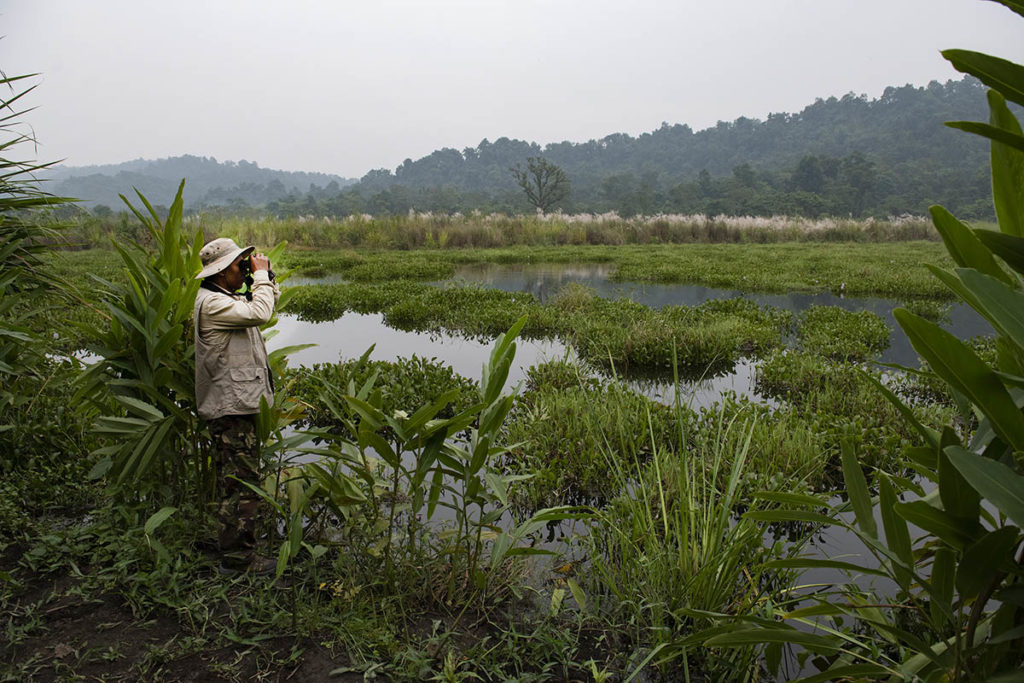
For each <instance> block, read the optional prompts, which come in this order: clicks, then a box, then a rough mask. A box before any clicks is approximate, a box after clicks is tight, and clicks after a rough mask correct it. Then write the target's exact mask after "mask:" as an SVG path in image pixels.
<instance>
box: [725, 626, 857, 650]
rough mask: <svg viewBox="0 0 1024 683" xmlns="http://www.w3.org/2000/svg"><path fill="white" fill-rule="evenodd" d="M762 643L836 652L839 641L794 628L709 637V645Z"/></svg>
mask: <svg viewBox="0 0 1024 683" xmlns="http://www.w3.org/2000/svg"><path fill="white" fill-rule="evenodd" d="M762 643H793V644H794V645H802V646H803V647H805V648H807V649H808V650H811V651H813V652H835V651H836V650H838V649H839V647H840V646H839V643H838V641H836V640H834V639H832V638H826V637H824V636H818V635H814V634H813V633H806V632H804V631H798V630H796V629H794V628H752V629H742V630H739V631H732V632H730V633H723V634H720V635H717V636H713V637H711V638H708V639H707V641H705V644H706V645H707V646H708V647H744V646H747V645H760V644H762Z"/></svg>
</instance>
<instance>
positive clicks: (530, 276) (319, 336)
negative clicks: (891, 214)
mask: <svg viewBox="0 0 1024 683" xmlns="http://www.w3.org/2000/svg"><path fill="white" fill-rule="evenodd" d="M613 270H614V266H611V265H605V264H570V265H566V264H543V265H488V266H483V267H481V266H473V267H464V268H460V269H459V270H458V271H457V272H456V275H455V278H454V280H455V281H460V282H468V283H474V284H480V285H483V286H486V287H493V288H495V289H501V290H504V291H514V292H529V293H531V294H533V295H534V296H535V297H537V299H538V300H540V301H541V302H545V301H547V300H548V299H549V298H550V297H552V296H553V295H554V294H556V293H557V292H558V291H559V290H560V289H562V288H563V287H564V286H565V285H567V284H570V283H578V284H581V285H584V286H587V287H590V288H592V289H594V290H595V291H596V292H597V293H598V294H599V295H600V296H602V297H606V298H620V297H625V298H628V299H630V300H632V301H636V302H639V303H642V304H645V305H647V306H650V307H652V308H661V307H663V306H668V305H675V306H698V305H700V304H701V303H703V302H705V301H708V300H711V299H731V298H743V299H749V300H751V301H754V302H756V303H757V304H759V305H762V306H764V305H770V306H775V307H777V308H781V309H784V310H788V311H793V312H795V313H800V312H802V311H804V310H806V309H807V308H808V307H810V306H813V305H819V306H839V307H841V308H844V309H846V310H850V311H871V312H872V313H875V314H877V315H879V316H881V317H882V319H883V320H885V322H886V324H887V325H888V326H889V328H890V339H889V341H890V345H889V348H888V349H887V350H886V351H885V352H883V353H882V355H881V357H880V359H879V360H880V361H881V362H883V363H896V364H899V365H907V366H912V367H916V366H917V364H918V360H917V354H916V352H915V351H914V349H913V348H912V347H911V346H910V342H909V341H908V340H907V338H906V336H905V335H904V334H903V333H902V332H901V331H900V330H899V327H898V326H897V325H896V322H895V320H894V318H893V316H892V310H893V308H896V307H897V306H899V305H900V304H899V302H895V301H891V300H888V299H879V298H865V297H842V296H837V295H835V294H830V293H819V294H805V293H793V294H752V293H749V292H742V291H740V290H733V289H716V288H712V287H703V286H700V285H687V284H639V283H630V282H615V281H613V280H611V278H610V276H611V274H612V272H613ZM336 281H338V279H337V278H332V279H324V280H309V279H307V280H303V281H302V282H301V284H317V283H326V282H336ZM292 282H293V283H294V284H299V283H298V282H296V281H292ZM943 327H945V328H946V329H947V330H950V331H951V332H953V333H954V334H956V335H957V336H958V337H960V338H968V337H972V336H976V335H980V334H991V328H989V326H988V324H987V323H986V322H985V321H984V320H983V319H982V318H981V317H980V316H978V315H977V314H976V313H975V312H974V311H973V310H971V309H970V307H968V306H966V305H963V304H958V305H953V306H952V307H951V308H950V311H949V316H948V320H947V321H945V322H944V323H943ZM277 329H278V334H277V336H275V337H274V338H273V339H271V340H270V342H269V343H268V346H269V347H270V348H271V350H273V349H278V348H282V347H284V346H291V345H295V344H309V343H312V344H316V346H315V347H313V348H310V349H305V350H303V351H299V352H297V353H295V354H293V355H292V356H291V363H292V365H312V364H314V363H335V362H338V361H339V360H341V359H344V358H358V357H359V356H361V355H362V354H363V352H365V351H366V350H367V349H368V348H369V347H370V346H371V345H375V346H374V351H373V353H372V354H371V358H372V359H374V360H394V359H396V358H399V357H408V356H412V355H413V354H415V355H417V356H420V357H423V358H434V359H436V360H438V361H440V362H442V363H444V364H446V365H449V366H451V367H452V369H453V370H454V371H455V372H457V373H458V374H460V375H462V376H464V377H468V378H470V379H479V378H480V372H481V368H482V366H483V364H484V363H485V362H486V360H487V358H488V356H489V354H490V350H491V343H490V342H488V343H483V342H480V341H477V340H471V339H466V338H464V337H460V336H457V335H451V334H440V333H426V332H406V331H402V330H396V329H392V328H389V327H387V326H386V325H385V324H384V317H383V315H381V314H369V315H361V314H358V313H347V314H345V315H344V316H342V317H341V318H339V319H337V320H332V321H328V322H322V323H311V322H305V321H301V320H298V319H297V318H295V317H294V316H288V315H282V316H281V319H280V322H279V323H278V326H277ZM572 357H573V353H572V349H571V348H567V347H566V346H565V345H564V344H562V343H561V342H560V341H557V340H529V339H520V340H519V341H518V342H517V352H516V362H515V364H514V366H513V367H512V369H511V371H510V372H509V379H508V382H507V383H506V390H509V389H511V388H513V387H514V386H516V385H517V384H519V383H520V382H521V381H522V380H524V379H525V377H526V371H527V370H528V369H529V368H530V367H531V366H534V365H537V364H538V363H542V362H545V361H550V360H559V359H563V358H572ZM756 372H757V362H756V361H753V360H746V359H744V360H741V361H739V362H738V363H737V364H736V366H735V367H734V368H733V370H732V371H731V372H729V373H726V374H723V375H719V376H716V377H708V378H704V379H701V380H692V381H686V382H683V383H681V385H680V387H679V391H680V400H682V401H683V402H684V403H689V404H690V405H691V406H693V407H701V406H703V407H706V406H710V405H711V404H713V403H714V402H716V401H718V400H720V398H721V396H722V394H723V393H724V392H726V391H732V392H735V393H736V394H738V395H740V396H746V397H748V398H751V399H753V400H756V401H765V399H764V397H762V396H760V395H759V394H758V393H757V392H756V391H755V390H754V382H755V379H756ZM631 386H632V387H633V388H634V389H635V390H637V391H639V392H641V393H643V394H645V395H647V396H649V397H650V398H653V399H656V400H659V401H662V402H665V403H671V402H673V401H674V400H675V387H673V386H672V384H671V382H658V381H647V382H642V383H641V382H632V383H631Z"/></svg>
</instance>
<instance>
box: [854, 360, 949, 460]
mask: <svg viewBox="0 0 1024 683" xmlns="http://www.w3.org/2000/svg"><path fill="white" fill-rule="evenodd" d="M859 372H860V373H861V376H862V377H864V378H866V379H867V380H868V381H869V382H871V383H872V384H874V385H875V387H876V388H877V389H878V390H879V392H881V394H882V396H884V397H885V399H886V400H887V401H889V403H891V404H892V405H893V406H894V407H895V408H896V410H898V411H899V413H900V415H902V416H903V419H905V420H906V421H907V423H908V424H909V425H910V426H911V427H913V428H914V429H915V430H916V431H917V433H918V434H920V435H921V438H923V439H924V440H925V442H926V443H928V444H930V445H931V447H932V450H934V449H936V448H938V447H939V433H938V432H936V431H935V430H934V429H932V428H930V427H925V426H924V425H923V424H921V421H920V420H918V419H917V415H915V414H914V411H913V410H911V409H910V408H909V407H907V405H906V404H904V403H903V401H901V400H900V399H899V397H898V396H896V394H894V393H893V391H892V389H890V388H889V387H887V386H885V385H884V384H882V383H881V382H880V381H879V380H878V378H877V377H875V376H874V375H873V374H871V373H870V372H864V371H863V370H860V371H859Z"/></svg>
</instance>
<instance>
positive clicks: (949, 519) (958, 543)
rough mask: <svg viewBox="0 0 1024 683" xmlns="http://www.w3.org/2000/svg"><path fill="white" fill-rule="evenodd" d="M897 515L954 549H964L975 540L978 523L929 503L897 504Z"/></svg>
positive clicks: (916, 501) (918, 501)
mask: <svg viewBox="0 0 1024 683" xmlns="http://www.w3.org/2000/svg"><path fill="white" fill-rule="evenodd" d="M896 513H897V514H898V515H899V516H900V517H902V518H903V519H905V520H907V521H908V522H910V523H911V524H916V525H917V526H919V527H921V528H922V529H924V530H925V531H927V532H928V533H930V534H932V535H934V536H936V537H938V538H939V539H941V540H942V541H944V542H945V543H947V544H948V545H950V546H952V547H954V548H958V549H959V548H963V547H964V546H965V545H967V544H968V543H970V542H971V541H972V540H973V538H974V533H975V531H976V530H977V522H974V523H973V524H972V523H970V522H968V521H966V520H964V519H961V518H959V517H954V516H953V515H951V514H949V513H948V512H945V511H943V510H939V509H938V508H934V507H932V506H931V505H929V504H928V503H926V502H924V501H921V500H915V501H913V502H911V503H897V504H896Z"/></svg>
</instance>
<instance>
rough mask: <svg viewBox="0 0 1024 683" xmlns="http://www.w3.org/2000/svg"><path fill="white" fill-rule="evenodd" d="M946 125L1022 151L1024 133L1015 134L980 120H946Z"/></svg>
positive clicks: (1023, 147) (1023, 148) (1023, 149)
mask: <svg viewBox="0 0 1024 683" xmlns="http://www.w3.org/2000/svg"><path fill="white" fill-rule="evenodd" d="M946 125H947V126H949V127H950V128H956V129H958V130H962V131H964V132H965V133H973V134H974V135H980V136H981V137H983V138H988V139H990V140H997V141H999V142H1001V143H1003V144H1004V145H1008V146H1010V147H1014V148H1016V149H1019V150H1021V151H1022V152H1024V135H1017V134H1014V133H1011V132H1010V131H1008V130H1003V129H1002V128H996V127H995V126H993V125H990V124H988V123H981V122H980V121H946Z"/></svg>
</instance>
